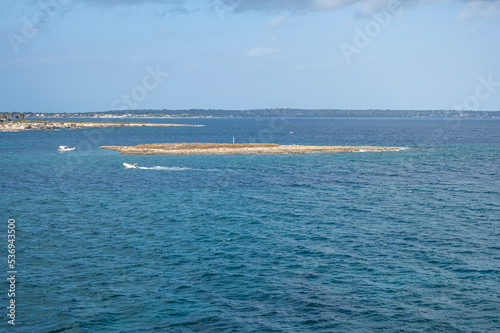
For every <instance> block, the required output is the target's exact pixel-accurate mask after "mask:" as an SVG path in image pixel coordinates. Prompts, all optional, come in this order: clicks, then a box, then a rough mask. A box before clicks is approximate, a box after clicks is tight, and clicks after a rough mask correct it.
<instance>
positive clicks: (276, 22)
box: [269, 16, 292, 28]
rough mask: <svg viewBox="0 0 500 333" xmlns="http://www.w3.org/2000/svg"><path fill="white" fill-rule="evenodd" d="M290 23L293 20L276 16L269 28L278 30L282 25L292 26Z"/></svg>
mask: <svg viewBox="0 0 500 333" xmlns="http://www.w3.org/2000/svg"><path fill="white" fill-rule="evenodd" d="M290 23H292V20H291V19H289V18H288V17H286V16H276V17H275V18H273V19H272V20H271V22H269V26H270V27H271V28H276V27H279V26H280V25H285V24H290Z"/></svg>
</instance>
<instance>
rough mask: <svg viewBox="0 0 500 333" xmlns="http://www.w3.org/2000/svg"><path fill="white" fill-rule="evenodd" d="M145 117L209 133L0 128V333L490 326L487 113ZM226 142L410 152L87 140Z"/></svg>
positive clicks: (492, 168)
mask: <svg viewBox="0 0 500 333" xmlns="http://www.w3.org/2000/svg"><path fill="white" fill-rule="evenodd" d="M150 121H152V122H178V123H192V124H204V125H206V126H205V127H181V128H169V127H166V128H162V127H158V128H154V127H150V128H142V127H139V128H104V129H81V130H59V131H26V132H17V133H11V132H3V133H0V168H1V169H0V170H1V172H0V207H1V209H0V211H1V213H0V218H1V224H0V225H3V227H2V230H3V231H1V230H0V233H1V234H2V237H1V239H2V242H3V243H4V245H2V246H1V247H2V256H3V257H4V259H2V260H1V262H3V264H2V266H1V269H2V270H3V271H4V276H7V273H5V272H6V271H7V270H8V268H7V262H6V261H7V220H8V219H15V220H16V232H17V233H16V237H17V238H16V251H17V252H16V268H17V270H18V273H17V274H16V298H15V299H16V305H17V307H16V327H15V329H13V328H12V327H9V325H8V324H7V320H8V318H7V316H6V314H7V309H6V307H7V306H8V302H9V299H8V298H7V291H8V289H9V285H8V282H5V281H6V280H4V283H3V284H2V285H3V286H4V287H3V289H4V290H0V295H2V296H1V298H0V301H1V304H2V306H1V307H2V308H3V309H4V310H2V311H3V313H1V317H0V318H3V319H2V322H0V330H1V331H7V330H9V331H10V330H12V331H18V332H99V331H102V332H500V319H499V317H500V316H499V313H500V121H499V120H436V119H433V120H430V119H411V120H408V119H266V118H261V119H176V120H171V121H165V120H150ZM233 136H234V138H235V141H236V142H273V143H281V144H317V145H384V146H385V145H387V146H398V147H408V148H409V149H408V150H403V151H398V152H378V153H338V154H318V153H313V154H286V155H249V156H245V155H228V156H215V155H210V156H202V155H198V156H127V155H119V154H118V153H116V152H112V151H108V150H102V149H98V147H99V146H102V145H135V144H140V143H155V142H227V143H231V142H232V140H233ZM59 145H67V146H70V147H73V146H76V148H77V149H76V151H74V152H67V153H58V152H57V148H58V147H59ZM123 162H134V163H138V165H139V166H143V167H145V168H147V169H125V168H124V167H123V164H122V163H123Z"/></svg>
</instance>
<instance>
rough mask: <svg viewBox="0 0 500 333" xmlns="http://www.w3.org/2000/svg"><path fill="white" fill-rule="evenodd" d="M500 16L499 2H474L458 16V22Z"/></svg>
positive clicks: (496, 0)
mask: <svg viewBox="0 0 500 333" xmlns="http://www.w3.org/2000/svg"><path fill="white" fill-rule="evenodd" d="M491 16H500V0H492V1H485V0H474V1H471V2H469V3H468V4H467V6H466V7H465V9H464V11H462V12H461V13H460V15H458V19H459V20H470V19H475V18H485V17H491Z"/></svg>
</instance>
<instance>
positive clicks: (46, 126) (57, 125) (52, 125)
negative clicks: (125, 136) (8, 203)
mask: <svg viewBox="0 0 500 333" xmlns="http://www.w3.org/2000/svg"><path fill="white" fill-rule="evenodd" d="M139 126H147V127H180V126H187V127H201V126H204V125H185V124H150V123H114V122H109V123H108V122H106V123H105V122H79V121H22V122H5V123H0V131H47V130H55V129H77V128H84V127H139Z"/></svg>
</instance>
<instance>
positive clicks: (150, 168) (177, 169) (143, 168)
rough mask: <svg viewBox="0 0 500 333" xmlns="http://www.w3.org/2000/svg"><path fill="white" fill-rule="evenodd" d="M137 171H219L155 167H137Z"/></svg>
mask: <svg viewBox="0 0 500 333" xmlns="http://www.w3.org/2000/svg"><path fill="white" fill-rule="evenodd" d="M135 169H140V170H158V171H188V170H191V171H219V170H217V169H193V168H182V167H164V166H154V167H137V168H135Z"/></svg>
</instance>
